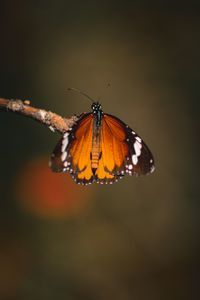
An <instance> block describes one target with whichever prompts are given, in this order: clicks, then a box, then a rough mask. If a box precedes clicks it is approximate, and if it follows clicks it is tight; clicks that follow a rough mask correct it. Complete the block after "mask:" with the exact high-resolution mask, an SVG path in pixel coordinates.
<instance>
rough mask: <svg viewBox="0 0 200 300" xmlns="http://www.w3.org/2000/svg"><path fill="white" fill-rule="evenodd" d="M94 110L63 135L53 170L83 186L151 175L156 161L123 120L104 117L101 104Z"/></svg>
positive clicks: (93, 103) (56, 150)
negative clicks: (66, 175)
mask: <svg viewBox="0 0 200 300" xmlns="http://www.w3.org/2000/svg"><path fill="white" fill-rule="evenodd" d="M71 90H76V89H71ZM76 91H78V92H80V91H79V90H76ZM80 93H81V94H83V95H84V96H86V97H88V98H89V99H90V100H92V99H91V98H90V97H89V96H88V95H86V94H85V93H82V92H80ZM91 108H92V112H90V113H83V114H82V115H81V116H80V117H79V119H78V121H77V122H76V124H74V125H73V126H72V127H71V128H70V129H69V130H68V131H66V132H65V133H64V134H63V137H62V138H61V140H60V141H59V143H58V144H57V146H56V148H55V149H54V151H53V154H52V156H51V161H50V166H51V168H52V170H53V171H54V172H69V173H70V174H71V176H72V177H73V179H74V180H75V182H76V183H77V184H83V185H87V184H91V183H94V182H96V183H101V184H103V183H105V184H108V183H110V184H112V183H114V182H116V181H118V179H119V178H122V177H123V176H124V175H125V174H128V175H135V176H138V175H145V174H148V173H152V172H153V171H154V159H153V156H152V154H151V152H150V150H149V149H148V147H147V145H146V144H145V143H144V142H143V140H142V139H141V138H140V137H139V136H138V135H137V134H136V133H135V132H134V131H133V130H132V129H131V128H130V127H129V126H128V125H126V124H125V123H123V122H122V121H121V120H120V119H118V118H117V117H115V116H112V115H109V114H105V113H104V112H103V111H102V108H101V104H100V103H98V102H94V101H93V100H92V106H91Z"/></svg>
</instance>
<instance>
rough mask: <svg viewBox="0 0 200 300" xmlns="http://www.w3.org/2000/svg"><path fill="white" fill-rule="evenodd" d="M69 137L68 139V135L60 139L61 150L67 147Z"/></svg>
mask: <svg viewBox="0 0 200 300" xmlns="http://www.w3.org/2000/svg"><path fill="white" fill-rule="evenodd" d="M68 142H69V139H68V135H67V136H66V137H65V138H64V139H63V140H62V148H61V152H64V151H65V149H66V148H67V145H68Z"/></svg>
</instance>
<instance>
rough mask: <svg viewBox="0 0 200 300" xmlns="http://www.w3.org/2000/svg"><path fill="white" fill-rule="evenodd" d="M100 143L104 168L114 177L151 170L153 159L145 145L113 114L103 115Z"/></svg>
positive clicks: (142, 173)
mask: <svg viewBox="0 0 200 300" xmlns="http://www.w3.org/2000/svg"><path fill="white" fill-rule="evenodd" d="M101 144H102V145H101V148H102V163H103V167H104V170H106V171H108V172H109V173H110V174H112V175H114V179H118V178H120V177H123V175H124V174H128V175H136V176H137V175H145V174H148V173H151V172H153V170H154V159H153V156H152V154H151V152H150V150H149V148H148V147H147V145H146V144H145V143H144V141H143V140H142V139H141V138H140V137H139V136H138V135H137V134H136V133H135V132H134V131H133V130H132V129H131V128H130V127H128V125H126V124H125V123H123V122H122V121H121V120H120V119H118V118H116V117H115V116H112V115H108V114H105V115H104V116H103V119H102V128H101ZM97 173H98V171H97ZM108 181H109V179H108ZM110 181H111V182H112V180H110Z"/></svg>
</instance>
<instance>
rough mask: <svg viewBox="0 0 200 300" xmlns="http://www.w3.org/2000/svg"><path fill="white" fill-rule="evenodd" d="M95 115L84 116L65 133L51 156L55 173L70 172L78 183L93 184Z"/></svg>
mask: <svg viewBox="0 0 200 300" xmlns="http://www.w3.org/2000/svg"><path fill="white" fill-rule="evenodd" d="M92 128H93V115H92V114H90V113H89V114H83V116H82V117H81V118H80V119H79V120H78V121H77V123H76V124H75V125H74V126H72V128H70V130H69V131H67V132H65V133H64V135H63V137H62V138H61V140H60V141H59V143H58V144H57V146H56V148H55V150H54V151H53V154H52V156H51V161H50V166H51V169H52V170H53V171H54V172H66V171H68V172H70V174H71V176H72V177H73V178H74V180H75V181H76V182H77V183H83V184H85V183H86V182H87V183H90V182H91V183H92V181H93V173H92V169H91V161H90V152H91V147H92Z"/></svg>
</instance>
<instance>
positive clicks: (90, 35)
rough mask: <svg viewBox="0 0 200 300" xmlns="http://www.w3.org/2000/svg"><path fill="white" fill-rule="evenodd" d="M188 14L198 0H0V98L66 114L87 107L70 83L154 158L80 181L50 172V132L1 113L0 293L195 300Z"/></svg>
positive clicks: (195, 84) (194, 88)
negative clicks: (151, 168) (120, 172)
mask: <svg viewBox="0 0 200 300" xmlns="http://www.w3.org/2000/svg"><path fill="white" fill-rule="evenodd" d="M199 17H200V8H199V6H198V4H197V1H190V2H189V4H188V2H186V1H181V2H178V1H158V0H157V1H156V0H153V1H145V0H143V1H117V0H115V1H114V0H113V1H112V0H107V1H104V0H102V1H91V0H87V1H80V0H79V1H78V0H77V1H69V0H65V1H64V0H57V1H30V0H28V1H24V0H18V1H12V0H11V1H1V3H0V40H1V46H0V96H1V97H5V98H19V99H29V100H30V101H31V104H32V105H34V106H36V107H41V108H44V109H47V110H52V111H54V112H57V113H59V114H61V115H62V116H66V117H67V116H71V115H73V114H80V113H81V112H83V111H89V110H90V103H89V102H88V101H87V99H84V98H83V97H82V96H80V95H78V94H75V93H70V92H67V88H68V87H76V88H79V89H81V90H83V91H85V92H86V93H88V94H89V95H90V96H91V97H94V98H95V99H99V98H100V101H101V103H102V106H103V109H104V112H107V113H111V114H114V115H116V116H118V117H119V118H121V119H122V120H123V121H124V122H126V123H127V124H129V126H130V127H132V128H133V129H134V130H135V131H136V132H138V133H139V134H140V135H141V136H142V137H143V139H144V140H145V142H146V143H147V144H148V145H149V147H150V149H151V150H152V153H153V154H154V157H155V162H156V171H155V173H153V174H152V175H150V176H146V177H141V178H133V177H126V178H124V179H123V180H121V181H120V182H118V183H116V184H114V185H112V186H100V185H92V186H87V187H80V186H77V185H76V184H75V183H74V182H73V181H72V179H71V178H70V177H69V176H68V175H67V174H53V173H52V172H51V171H50V170H49V168H48V160H49V156H50V154H51V152H52V150H53V148H54V147H55V144H56V143H57V141H58V140H59V138H60V136H59V135H58V134H53V133H52V132H50V130H48V129H47V128H46V127H45V126H42V125H41V124H39V123H36V122H34V121H33V120H31V119H28V118H25V117H22V116H18V115H15V114H11V113H5V112H0V134H1V147H0V153H1V155H0V165H1V168H0V225H1V227H0V299H1V300H18V299H20V300H23V299H24V300H25V299H26V300H27V299H30V300H32V299H34V300H35V299H48V300H54V299H59V300H63V299H69V300H79V299H80V300H107V299H109V300H112V299H114V300H129V299H136V300H145V299H148V300H151V299H152V300H153V299H154V300H155V299H164V300H165V299H198V298H199V297H200V285H199V283H200V282H199V281H200V256H199V252H200V238H199V233H200V221H199V220H200V218H199V215H200V202H199V200H200V199H199V198H200V197H199V196H200V193H199V191H200V190H199V187H198V185H199V174H198V172H197V171H198V169H197V168H198V166H199V138H198V135H199V131H197V130H198V121H199V120H198V119H199V106H200V104H199V103H200V102H199V97H200V89H199V70H200V59H199V52H200V47H199V46H200V41H199V32H200V18H199ZM108 84H110V87H109V88H108Z"/></svg>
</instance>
